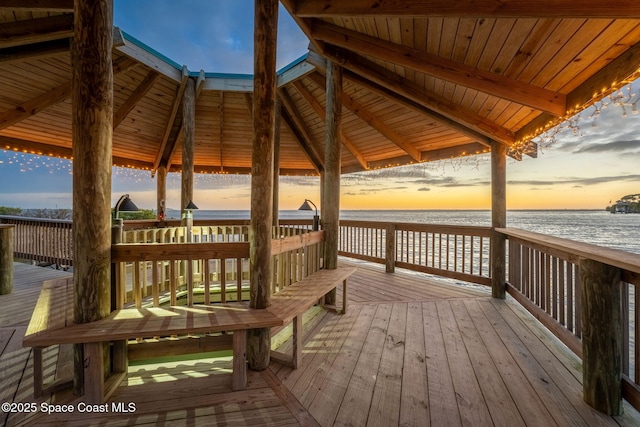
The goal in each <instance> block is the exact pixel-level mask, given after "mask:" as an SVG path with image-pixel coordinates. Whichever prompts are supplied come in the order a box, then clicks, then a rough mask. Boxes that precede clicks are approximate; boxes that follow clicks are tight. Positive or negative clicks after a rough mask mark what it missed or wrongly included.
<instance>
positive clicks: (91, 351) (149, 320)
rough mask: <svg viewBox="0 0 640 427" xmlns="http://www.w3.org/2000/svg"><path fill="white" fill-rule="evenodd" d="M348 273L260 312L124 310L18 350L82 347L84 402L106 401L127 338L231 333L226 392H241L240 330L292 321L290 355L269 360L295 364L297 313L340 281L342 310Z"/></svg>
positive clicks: (308, 282)
mask: <svg viewBox="0 0 640 427" xmlns="http://www.w3.org/2000/svg"><path fill="white" fill-rule="evenodd" d="M354 271H355V268H338V269H336V270H320V271H318V272H316V273H313V274H312V275H310V276H308V277H306V278H305V279H303V280H301V281H299V282H297V283H295V284H293V285H291V286H288V287H286V288H285V289H283V290H282V291H280V292H279V293H278V294H276V295H273V296H272V304H271V306H270V307H269V308H268V309H265V310H258V309H251V308H249V307H248V306H247V305H246V304H244V303H234V304H215V305H194V306H191V307H181V306H169V307H149V308H124V309H120V310H115V311H113V312H112V313H111V314H110V315H109V316H108V317H106V318H104V319H101V320H98V321H95V322H91V323H85V324H72V325H64V326H61V327H58V328H53V329H48V328H45V329H43V328H38V329H35V328H34V329H33V330H32V331H31V332H30V333H27V335H26V336H25V339H24V340H23V346H25V347H34V348H42V347H46V346H50V345H54V344H82V345H83V346H84V360H85V363H84V366H85V368H84V369H85V370H84V389H85V398H86V399H87V401H89V402H94V403H100V402H104V401H105V400H106V399H108V397H109V396H110V395H111V393H112V392H113V391H114V390H115V388H116V387H117V386H118V385H119V384H120V382H121V381H122V379H124V377H125V376H126V370H127V366H128V356H127V355H128V349H127V342H128V340H129V339H136V338H153V337H158V336H160V337H163V336H171V335H186V334H198V333H216V332H225V333H228V332H231V333H232V334H233V335H232V345H231V348H232V350H233V373H232V388H233V389H234V390H242V389H244V388H245V387H246V383H247V372H246V345H247V339H246V336H247V333H246V331H247V330H248V329H255V328H272V327H277V326H284V325H286V324H288V323H290V322H292V321H293V322H294V323H293V326H294V351H293V355H292V356H287V355H283V354H281V353H276V352H274V353H275V355H274V360H278V361H280V360H282V361H283V363H287V364H290V365H292V366H295V367H297V366H299V365H300V362H301V359H302V346H301V342H300V341H301V334H300V332H301V330H302V314H303V313H304V312H305V311H306V310H307V309H309V308H310V307H311V306H312V305H314V304H315V303H317V302H318V301H319V300H320V299H322V297H323V296H324V295H325V294H326V293H328V292H329V291H331V290H332V289H334V288H336V287H337V286H338V285H339V284H340V283H344V292H343V311H344V310H346V295H347V290H346V280H347V278H348V277H349V276H350V275H351V274H352V273H353V272H354ZM45 313H46V312H45ZM34 316H36V314H35V313H34ZM225 337H228V335H222V336H221V339H224V338H225ZM104 342H113V343H114V344H113V345H114V351H113V361H112V364H113V367H114V369H113V370H114V374H113V375H112V376H111V377H110V378H109V379H108V380H107V381H106V382H105V380H104V357H103V354H104V353H103V346H104V344H103V343H104Z"/></svg>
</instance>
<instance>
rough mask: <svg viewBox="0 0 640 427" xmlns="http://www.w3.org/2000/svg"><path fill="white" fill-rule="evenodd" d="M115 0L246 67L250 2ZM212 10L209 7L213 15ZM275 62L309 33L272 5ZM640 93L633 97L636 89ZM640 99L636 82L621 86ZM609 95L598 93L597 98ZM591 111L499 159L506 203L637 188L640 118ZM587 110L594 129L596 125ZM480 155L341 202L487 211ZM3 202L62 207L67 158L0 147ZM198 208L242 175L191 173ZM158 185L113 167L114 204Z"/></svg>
mask: <svg viewBox="0 0 640 427" xmlns="http://www.w3.org/2000/svg"><path fill="white" fill-rule="evenodd" d="M211 5H212V2H210V1H209V0H189V1H181V2H175V1H172V0H115V11H114V24H115V25H116V26H118V27H120V28H121V29H122V30H123V31H125V32H127V33H129V34H130V35H132V36H133V37H135V38H137V39H138V40H140V41H142V42H143V43H145V44H147V45H149V46H150V47H152V48H153V49H155V50H157V51H158V52H160V53H162V54H163V55H165V56H167V57H168V58H170V59H172V60H173V61H175V62H177V63H178V64H185V65H187V67H188V68H189V69H190V70H200V69H204V70H205V71H209V72H220V73H248V74H251V73H252V72H253V0H216V1H215V6H216V7H215V9H212V8H211ZM212 11H213V13H212ZM279 14H280V22H279V25H278V27H279V29H278V62H277V67H278V68H282V67H284V66H286V65H287V64H289V63H291V62H292V61H294V60H295V59H297V58H299V57H300V56H302V55H304V54H305V53H306V52H307V47H308V40H307V38H306V36H305V35H304V34H303V33H302V32H301V31H300V29H299V28H298V27H297V25H296V24H295V22H294V21H293V20H292V19H291V17H290V16H289V15H288V13H287V12H286V10H285V9H284V8H282V7H280V12H279ZM636 93H637V94H636ZM630 94H632V95H633V97H632V98H631V100H632V101H634V100H636V99H637V97H640V81H637V82H635V83H634V84H633V85H632V86H631V88H630V89H629V88H625V89H624V91H623V92H622V95H623V96H625V97H628V96H629V95H630ZM606 102H608V101H607V100H605V102H604V103H606ZM604 103H601V104H599V105H600V106H602V105H603V104H604ZM609 104H610V105H609V106H608V108H605V109H602V111H601V112H600V114H599V116H597V117H593V116H594V115H593V112H594V110H593V108H592V109H589V110H586V111H585V112H583V113H581V115H580V116H579V117H578V118H576V120H575V121H574V122H573V124H572V125H573V126H571V127H570V126H567V125H564V126H562V129H560V130H559V131H558V132H557V133H556V134H555V135H554V137H553V138H547V139H546V140H541V141H540V142H541V143H542V144H541V148H540V150H539V154H538V158H537V159H533V158H529V157H526V156H525V157H524V159H523V160H522V161H515V160H512V159H509V160H508V162H507V208H508V209H604V208H605V207H606V206H607V205H609V204H610V203H611V202H615V201H616V200H617V199H619V198H620V197H622V196H624V195H627V194H635V193H640V166H639V165H640V115H636V114H632V111H631V109H630V108H629V107H627V109H626V113H627V114H626V117H625V114H624V113H625V112H624V111H623V109H622V108H621V107H620V106H615V105H611V104H612V103H611V102H610V101H609ZM594 119H595V121H596V124H597V126H593V125H594ZM490 180H491V169H490V157H489V155H488V154H485V155H481V156H474V157H465V158H461V159H454V160H446V161H439V162H435V163H423V164H419V165H413V166H408V167H400V168H392V169H385V170H379V171H375V172H368V173H358V174H350V175H344V176H343V178H342V182H341V207H342V209H490V208H491V187H490ZM0 183H2V184H0V206H12V207H21V208H55V207H58V208H70V207H71V206H72V199H71V191H72V190H71V163H70V162H69V161H66V160H61V159H55V158H48V157H40V156H32V155H25V154H21V153H13V152H6V151H0ZM194 187H195V189H194V202H195V203H196V204H197V205H198V207H199V208H200V209H223V210H224V209H240V210H248V209H249V207H250V177H248V176H229V175H225V176H218V175H213V176H212V175H198V174H196V176H195V185H194ZM179 188H180V176H179V175H178V174H173V173H172V174H169V176H168V178H167V206H168V207H169V208H178V207H179V203H180V190H179ZM155 191H156V183H155V180H154V179H152V178H151V176H150V174H149V172H148V171H147V172H144V171H137V170H131V169H124V168H114V171H113V178H112V198H113V203H112V204H115V201H116V200H117V199H118V197H119V196H120V195H121V194H123V193H129V194H130V196H131V198H132V199H133V200H134V201H135V202H136V204H137V205H138V206H139V207H141V208H144V209H155V206H156V196H155ZM280 195H281V196H280V209H282V210H291V209H297V208H298V206H300V204H301V203H302V201H303V200H304V199H305V198H308V199H311V200H314V201H316V204H318V202H319V200H320V188H319V179H317V178H308V177H307V178H293V177H282V178H281V181H280Z"/></svg>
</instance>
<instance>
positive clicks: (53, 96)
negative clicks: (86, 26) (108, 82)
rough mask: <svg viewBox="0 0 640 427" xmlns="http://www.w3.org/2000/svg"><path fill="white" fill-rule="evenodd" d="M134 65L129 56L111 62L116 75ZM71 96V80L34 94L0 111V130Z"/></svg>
mask: <svg viewBox="0 0 640 427" xmlns="http://www.w3.org/2000/svg"><path fill="white" fill-rule="evenodd" d="M134 66H135V62H134V61H132V60H131V59H129V58H121V59H120V60H118V61H117V62H114V64H113V74H114V76H115V75H118V74H120V73H123V72H125V71H127V70H129V69H131V68H132V67H134ZM70 97H71V82H68V83H65V84H63V85H60V86H58V87H55V88H53V89H51V90H49V91H47V92H45V93H43V94H41V95H38V96H36V97H35V98H32V99H30V100H28V101H26V102H23V103H22V104H20V105H18V106H17V107H16V108H14V109H12V110H8V111H5V112H4V113H0V130H1V129H5V128H8V127H9V126H13V125H15V124H16V123H18V122H20V121H22V120H25V119H28V118H29V117H31V116H33V115H35V114H38V113H39V112H41V111H43V110H45V109H47V108H49V107H51V106H52V105H55V104H57V103H59V102H62V101H64V100H67V99H69V98H70Z"/></svg>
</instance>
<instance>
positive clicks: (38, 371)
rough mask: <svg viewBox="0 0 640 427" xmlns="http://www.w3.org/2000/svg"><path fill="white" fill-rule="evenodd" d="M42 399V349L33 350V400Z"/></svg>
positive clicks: (35, 348)
mask: <svg viewBox="0 0 640 427" xmlns="http://www.w3.org/2000/svg"><path fill="white" fill-rule="evenodd" d="M39 397H42V349H41V348H38V347H34V348H33V398H34V399H37V398H39Z"/></svg>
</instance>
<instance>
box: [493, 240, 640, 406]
mask: <svg viewBox="0 0 640 427" xmlns="http://www.w3.org/2000/svg"><path fill="white" fill-rule="evenodd" d="M496 231H498V232H500V233H502V234H504V235H505V236H507V238H508V244H509V250H508V271H507V272H508V276H507V277H508V278H507V292H508V293H509V294H510V295H512V296H513V297H514V298H515V299H516V300H517V301H518V302H519V303H520V304H521V305H522V306H523V307H524V308H525V309H527V310H528V311H529V312H531V313H532V314H533V315H534V316H535V317H536V318H537V319H538V320H539V321H540V322H541V323H542V324H543V325H544V326H545V327H546V328H547V329H548V330H549V331H550V332H552V333H553V334H554V335H556V336H557V337H558V338H559V339H560V340H561V341H562V342H563V343H564V344H565V345H567V347H569V348H570V349H571V350H572V351H573V352H574V353H575V354H576V355H577V356H578V357H581V358H582V357H583V345H588V344H586V343H583V342H582V338H583V326H584V325H583V324H582V322H583V309H584V307H583V304H590V303H591V301H592V300H585V297H584V296H583V287H584V286H585V285H584V284H583V283H582V280H583V279H582V276H583V272H582V271H581V269H582V266H583V265H587V264H583V263H585V262H587V263H590V262H593V261H596V262H597V263H600V264H604V265H606V266H610V267H611V268H617V269H619V271H620V282H619V286H620V287H619V291H618V290H615V288H612V287H611V286H610V285H609V284H608V283H607V282H605V279H604V278H602V279H600V280H602V282H600V280H598V279H597V278H595V282H594V278H588V279H587V284H588V288H587V289H593V286H594V283H595V284H596V289H602V290H603V291H604V290H605V288H606V289H611V290H612V291H614V293H619V298H620V303H619V304H613V306H614V307H615V306H617V305H620V314H619V315H620V317H621V322H622V324H620V325H619V327H620V329H621V331H622V337H621V341H622V342H621V345H622V355H621V356H622V361H621V362H622V393H623V396H624V398H625V399H627V401H629V402H630V403H631V404H632V405H633V406H635V407H636V408H640V372H639V371H638V365H637V359H638V358H639V357H640V347H639V346H638V343H640V325H639V324H638V323H637V322H638V319H639V317H638V316H637V314H636V313H637V307H638V306H639V305H640V293H639V292H638V291H639V289H638V287H639V286H640V254H632V253H628V252H624V251H621V250H617V249H610V248H604V247H600V246H597V245H593V244H589V243H581V242H576V241H573V240H569V239H564V238H559V237H553V236H547V235H544V234H540V233H534V232H530V231H525V230H519V229H514V228H499V229H497V230H496ZM605 271H606V269H605ZM598 283H600V286H605V288H599V287H598V286H597V284H598ZM590 292H593V291H590ZM597 298H603V297H602V296H598V297H597ZM613 298H616V297H613ZM613 310H615V308H613ZM605 316H606V317H607V318H609V319H615V318H616V317H615V316H616V315H614V314H613V313H607V314H605ZM612 316H613V317H612ZM595 333H596V332H593V331H592V332H591V334H592V335H591V336H593V334H595ZM605 334H607V333H606V332H605ZM611 339H613V338H611ZM591 351H592V352H593V351H594V350H591ZM585 369H587V368H586V367H585ZM611 374H613V373H611Z"/></svg>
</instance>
